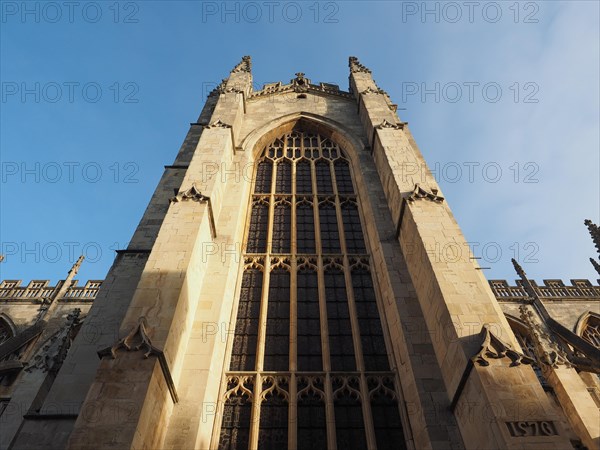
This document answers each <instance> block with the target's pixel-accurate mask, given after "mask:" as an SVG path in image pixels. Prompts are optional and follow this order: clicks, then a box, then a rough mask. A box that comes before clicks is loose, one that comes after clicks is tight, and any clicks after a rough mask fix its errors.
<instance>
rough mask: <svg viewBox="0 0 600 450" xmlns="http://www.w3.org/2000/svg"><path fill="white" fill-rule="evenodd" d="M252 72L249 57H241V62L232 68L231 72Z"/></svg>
mask: <svg viewBox="0 0 600 450" xmlns="http://www.w3.org/2000/svg"><path fill="white" fill-rule="evenodd" d="M251 71H252V58H250V56H242V60H241V61H240V62H239V63H238V65H237V66H235V67H234V68H233V70H232V71H231V72H251Z"/></svg>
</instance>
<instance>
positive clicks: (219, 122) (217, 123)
mask: <svg viewBox="0 0 600 450" xmlns="http://www.w3.org/2000/svg"><path fill="white" fill-rule="evenodd" d="M203 127H204V128H232V127H231V125H229V124H228V123H225V122H223V121H222V120H221V119H217V120H215V121H214V122H212V123H209V124H206V125H203Z"/></svg>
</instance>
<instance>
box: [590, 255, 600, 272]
mask: <svg viewBox="0 0 600 450" xmlns="http://www.w3.org/2000/svg"><path fill="white" fill-rule="evenodd" d="M590 262H591V263H592V266H594V269H596V272H598V275H600V264H598V262H596V260H595V259H594V258H590Z"/></svg>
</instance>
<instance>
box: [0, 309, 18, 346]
mask: <svg viewBox="0 0 600 450" xmlns="http://www.w3.org/2000/svg"><path fill="white" fill-rule="evenodd" d="M16 335H17V327H16V325H15V323H14V322H13V321H12V319H11V318H10V316H9V315H8V314H5V313H0V344H2V343H3V342H5V341H7V340H9V339H10V338H12V337H15V336H16Z"/></svg>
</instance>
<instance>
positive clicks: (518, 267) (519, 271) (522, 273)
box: [511, 258, 527, 279]
mask: <svg viewBox="0 0 600 450" xmlns="http://www.w3.org/2000/svg"><path fill="white" fill-rule="evenodd" d="M511 262H512V264H513V266H514V268H515V271H516V272H517V274H518V275H519V276H520V277H521V278H522V279H525V278H527V274H526V273H525V271H524V270H523V268H522V267H521V265H520V264H519V263H518V262H517V260H516V259H515V258H511Z"/></svg>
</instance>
